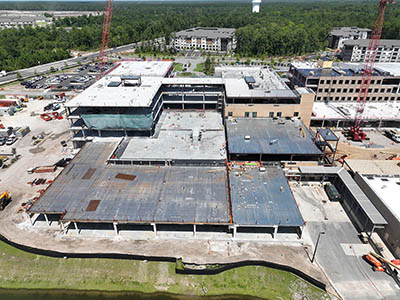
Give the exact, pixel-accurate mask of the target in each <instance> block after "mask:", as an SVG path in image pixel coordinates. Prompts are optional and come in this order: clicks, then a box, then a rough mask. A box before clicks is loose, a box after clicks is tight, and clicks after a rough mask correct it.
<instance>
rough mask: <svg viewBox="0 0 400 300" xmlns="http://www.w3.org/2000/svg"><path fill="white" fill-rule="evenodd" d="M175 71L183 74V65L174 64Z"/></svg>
mask: <svg viewBox="0 0 400 300" xmlns="http://www.w3.org/2000/svg"><path fill="white" fill-rule="evenodd" d="M174 70H175V71H177V72H182V70H183V64H179V63H178V64H174Z"/></svg>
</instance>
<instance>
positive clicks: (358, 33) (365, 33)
mask: <svg viewBox="0 0 400 300" xmlns="http://www.w3.org/2000/svg"><path fill="white" fill-rule="evenodd" d="M370 35H371V29H368V28H358V27H334V28H333V29H332V31H331V32H329V35H328V47H329V48H331V49H341V48H342V47H343V42H344V41H347V40H360V39H368V38H369V37H370Z"/></svg>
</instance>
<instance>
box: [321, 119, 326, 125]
mask: <svg viewBox="0 0 400 300" xmlns="http://www.w3.org/2000/svg"><path fill="white" fill-rule="evenodd" d="M324 125H325V119H323V120H322V126H321V127H324Z"/></svg>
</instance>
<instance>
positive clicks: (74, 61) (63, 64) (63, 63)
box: [0, 38, 162, 84]
mask: <svg viewBox="0 0 400 300" xmlns="http://www.w3.org/2000/svg"><path fill="white" fill-rule="evenodd" d="M154 41H157V42H161V41H162V38H159V39H155V40H154ZM147 42H149V41H145V42H138V43H132V44H127V45H123V46H120V47H116V48H112V49H108V50H106V51H105V54H106V55H109V54H113V53H118V52H122V51H127V50H130V49H133V48H136V47H137V46H140V45H141V44H142V43H147ZM150 43H151V41H150ZM97 56H99V52H94V53H90V54H85V55H82V56H79V57H75V58H69V59H65V60H60V61H56V62H52V63H48V64H44V65H38V66H35V67H31V68H27V69H21V70H17V71H13V72H9V75H7V76H4V77H1V78H0V84H5V83H8V82H12V81H15V80H16V79H17V73H20V74H21V76H22V78H28V77H32V76H35V74H44V73H47V72H50V69H51V68H54V69H58V68H62V69H65V68H70V67H73V66H77V65H79V63H86V62H90V61H91V60H92V59H94V58H96V57H97Z"/></svg>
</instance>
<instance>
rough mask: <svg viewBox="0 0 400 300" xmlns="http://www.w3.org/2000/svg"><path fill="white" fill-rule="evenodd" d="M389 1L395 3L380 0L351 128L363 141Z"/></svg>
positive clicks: (358, 138) (356, 138)
mask: <svg viewBox="0 0 400 300" xmlns="http://www.w3.org/2000/svg"><path fill="white" fill-rule="evenodd" d="M389 3H394V1H393V0H380V1H379V8H378V13H377V16H376V19H375V23H374V28H373V30H372V34H371V38H370V40H369V44H368V48H367V51H366V52H365V60H364V62H365V63H364V69H363V75H362V79H361V85H360V91H359V93H358V99H357V109H356V115H355V119H354V125H353V127H351V129H350V136H351V139H352V140H353V141H363V140H365V138H366V137H367V135H366V133H365V132H364V131H363V130H362V129H361V125H362V118H363V113H364V109H365V103H366V101H367V96H368V88H369V85H370V83H371V77H372V72H373V70H374V63H375V58H376V52H377V49H378V46H379V42H380V39H381V35H382V26H383V20H384V17H385V10H386V5H387V4H389Z"/></svg>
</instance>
